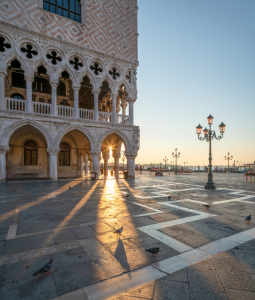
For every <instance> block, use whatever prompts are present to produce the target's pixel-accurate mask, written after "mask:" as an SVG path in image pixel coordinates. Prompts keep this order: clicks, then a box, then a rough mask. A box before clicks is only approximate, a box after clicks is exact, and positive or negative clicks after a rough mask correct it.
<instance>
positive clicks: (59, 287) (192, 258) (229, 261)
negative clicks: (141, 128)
mask: <svg viewBox="0 0 255 300" xmlns="http://www.w3.org/2000/svg"><path fill="white" fill-rule="evenodd" d="M205 181H206V174H204V173H193V174H190V175H177V176H176V175H174V174H172V173H171V174H165V176H163V177H155V176H154V173H149V172H144V173H142V174H137V178H136V179H135V180H124V179H119V180H118V181H116V180H115V179H113V178H111V177H110V178H109V179H108V180H106V181H105V180H103V179H100V180H98V181H96V182H95V181H90V180H69V181H68V180H66V181H56V182H52V181H31V182H6V183H0V190H1V193H0V254H1V256H0V283H1V286H0V295H1V300H2V299H3V300H7V299H8V300H9V299H14V300H15V299H21V300H22V299H31V300H34V299H37V300H44V299H66V300H67V299H78V300H80V299H110V298H115V299H196V300H197V299H255V259H254V257H255V221H254V219H255V214H254V211H255V182H246V181H243V180H242V174H214V181H215V184H216V186H217V190H215V191H211V190H205V189H204V183H205ZM70 187H71V188H70ZM127 195H129V196H128V197H127ZM168 196H171V199H170V200H169V199H168ZM204 204H209V205H210V206H211V207H210V208H209V209H208V210H207V209H206V208H205V207H204V206H203V205H204ZM247 215H252V219H251V221H250V222H249V223H247V222H245V221H244V220H245V218H246V216H247ZM121 226H123V227H124V229H123V233H122V234H121V235H118V234H116V233H114V230H115V229H118V228H120V227H121ZM155 246H157V247H159V248H160V252H159V253H158V255H156V256H152V255H151V254H150V253H149V252H147V251H146V249H148V248H151V247H155ZM50 259H53V267H52V270H51V272H50V274H49V275H47V276H45V277H43V278H41V277H39V278H38V277H33V276H32V274H33V273H34V272H35V271H36V270H37V269H38V268H39V267H41V266H42V265H43V264H44V263H46V262H48V261H49V260H50Z"/></svg>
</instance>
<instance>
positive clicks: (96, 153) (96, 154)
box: [90, 150, 101, 158]
mask: <svg viewBox="0 0 255 300" xmlns="http://www.w3.org/2000/svg"><path fill="white" fill-rule="evenodd" d="M90 154H91V155H92V156H98V158H100V157H101V151H96V150H94V151H93V150H92V151H90Z"/></svg>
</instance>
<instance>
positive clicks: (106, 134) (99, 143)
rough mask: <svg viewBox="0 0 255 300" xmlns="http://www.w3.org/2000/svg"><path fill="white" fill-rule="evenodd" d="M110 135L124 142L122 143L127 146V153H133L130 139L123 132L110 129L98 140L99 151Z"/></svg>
mask: <svg viewBox="0 0 255 300" xmlns="http://www.w3.org/2000/svg"><path fill="white" fill-rule="evenodd" d="M110 134H116V135H117V136H118V137H119V138H120V139H121V140H122V142H123V143H124V145H125V148H126V152H129V151H132V147H131V144H130V141H129V139H128V137H127V136H126V135H125V134H124V133H123V132H122V131H121V130H118V129H110V130H107V131H105V132H104V133H103V134H101V136H100V137H99V139H98V146H99V149H101V146H102V143H103V141H104V139H105V138H107V137H108V136H109V135H110Z"/></svg>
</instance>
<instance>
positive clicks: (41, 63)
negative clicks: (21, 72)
mask: <svg viewBox="0 0 255 300" xmlns="http://www.w3.org/2000/svg"><path fill="white" fill-rule="evenodd" d="M40 66H43V67H44V68H45V69H46V70H47V75H49V76H50V79H52V77H53V70H52V68H51V67H50V66H49V65H48V64H47V63H46V62H45V61H44V60H43V59H40V60H36V61H35V62H33V64H32V65H31V70H32V72H33V74H34V73H35V72H36V71H37V69H38V68H39V67H40Z"/></svg>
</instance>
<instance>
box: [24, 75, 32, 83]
mask: <svg viewBox="0 0 255 300" xmlns="http://www.w3.org/2000/svg"><path fill="white" fill-rule="evenodd" d="M24 78H25V80H26V81H28V82H33V81H34V76H33V75H26V76H25V77H24Z"/></svg>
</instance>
